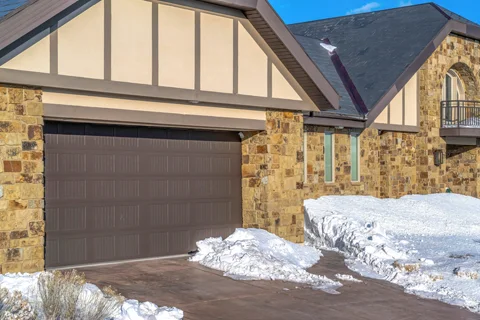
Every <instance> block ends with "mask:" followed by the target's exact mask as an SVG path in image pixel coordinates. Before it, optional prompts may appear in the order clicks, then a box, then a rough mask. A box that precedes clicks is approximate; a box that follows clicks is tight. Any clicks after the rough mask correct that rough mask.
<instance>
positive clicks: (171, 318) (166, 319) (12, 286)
mask: <svg viewBox="0 0 480 320" xmlns="http://www.w3.org/2000/svg"><path fill="white" fill-rule="evenodd" d="M39 275H40V273H24V274H21V273H16V274H13V273H8V274H6V275H0V288H6V289H8V290H9V291H10V292H14V291H19V292H20V293H22V296H23V297H24V298H26V299H27V300H28V301H29V302H30V303H31V304H32V305H35V304H37V303H38V297H37V289H36V288H37V282H38V277H39ZM97 292H100V289H99V288H98V287H97V286H95V285H93V284H91V283H87V284H85V285H84V287H83V291H82V293H81V295H89V294H95V293H97ZM143 319H148V320H181V319H183V311H182V310H179V309H177V308H168V307H161V308H159V307H158V306H157V305H155V304H153V303H151V302H144V303H139V302H138V301H137V300H126V301H125V302H124V303H123V305H122V307H121V310H120V311H119V314H118V315H116V316H115V318H114V319H113V320H143Z"/></svg>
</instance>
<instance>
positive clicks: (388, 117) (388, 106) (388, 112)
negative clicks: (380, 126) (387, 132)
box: [387, 103, 391, 124]
mask: <svg viewBox="0 0 480 320" xmlns="http://www.w3.org/2000/svg"><path fill="white" fill-rule="evenodd" d="M390 107H391V104H390V103H389V104H388V105H387V124H390V110H391V108H390Z"/></svg>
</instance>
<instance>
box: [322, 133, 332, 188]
mask: <svg viewBox="0 0 480 320" xmlns="http://www.w3.org/2000/svg"><path fill="white" fill-rule="evenodd" d="M333 147H334V146H333V133H332V132H325V142H324V156H325V182H333V179H334V172H333V152H334V151H333Z"/></svg>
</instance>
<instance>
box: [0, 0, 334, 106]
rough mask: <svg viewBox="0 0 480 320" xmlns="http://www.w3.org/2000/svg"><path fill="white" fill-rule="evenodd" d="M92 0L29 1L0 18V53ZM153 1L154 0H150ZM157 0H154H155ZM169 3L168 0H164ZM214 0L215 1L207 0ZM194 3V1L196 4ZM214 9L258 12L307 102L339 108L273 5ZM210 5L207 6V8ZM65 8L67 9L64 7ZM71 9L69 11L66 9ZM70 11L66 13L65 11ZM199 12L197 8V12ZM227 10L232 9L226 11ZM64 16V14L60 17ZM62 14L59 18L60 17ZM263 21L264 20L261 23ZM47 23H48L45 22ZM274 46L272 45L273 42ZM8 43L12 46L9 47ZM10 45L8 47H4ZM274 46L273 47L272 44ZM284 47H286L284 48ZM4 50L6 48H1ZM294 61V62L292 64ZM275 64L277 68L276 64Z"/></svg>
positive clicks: (237, 2)
mask: <svg viewBox="0 0 480 320" xmlns="http://www.w3.org/2000/svg"><path fill="white" fill-rule="evenodd" d="M89 1H92V0H64V1H58V0H38V1H36V2H34V3H32V4H31V5H30V6H28V7H26V8H25V9H23V10H21V11H20V12H18V13H17V14H15V15H12V16H10V17H8V18H7V19H4V20H0V30H2V34H1V35H0V52H1V51H3V54H0V55H4V54H6V53H8V52H10V51H12V50H13V49H14V48H15V47H17V46H18V45H20V44H21V43H23V42H25V41H26V39H23V40H21V42H20V43H19V42H17V41H19V40H20V39H21V38H22V37H27V36H28V37H29V38H30V37H31V36H33V35H34V34H31V33H32V32H36V33H39V32H41V31H42V30H43V29H45V28H48V27H50V24H51V23H53V22H54V21H58V19H61V18H62V17H64V16H65V14H68V13H70V12H71V11H72V9H73V10H76V9H78V7H81V6H83V5H84V4H85V3H87V2H89ZM152 1H153V0H152ZM155 1H156V0H155ZM165 2H166V3H168V2H169V1H168V0H167V1H165ZM204 2H205V1H187V0H174V1H173V0H172V1H170V3H172V4H177V5H178V4H179V3H183V4H188V5H192V4H193V5H194V6H195V5H198V6H202V5H206V3H204ZM210 2H212V3H213V2H215V1H210ZM195 3H197V4H195ZM111 4H112V0H105V9H106V10H105V18H106V19H105V23H106V25H105V44H106V46H105V79H106V80H111V24H110V21H111V18H110V17H111ZM214 4H215V5H217V7H216V8H218V9H220V7H218V5H220V6H223V7H227V9H228V8H230V9H231V8H233V9H235V10H236V9H242V10H246V9H254V10H253V11H252V12H250V17H249V20H250V22H251V23H252V24H253V23H256V22H259V21H260V20H258V19H257V17H256V15H257V13H258V14H259V19H261V21H260V22H261V23H260V24H259V25H257V27H258V28H259V30H260V31H262V32H263V29H262V27H261V25H266V26H267V27H268V29H269V31H268V32H273V34H274V35H275V39H274V42H275V43H278V44H280V45H281V48H280V47H275V48H274V50H277V51H278V52H277V53H278V55H280V56H281V58H282V59H281V60H282V62H284V63H285V64H288V65H289V66H288V68H290V69H289V72H290V73H291V74H292V75H293V77H295V79H296V81H298V83H299V84H300V85H301V86H304V88H305V89H304V91H305V92H307V91H308V96H309V98H310V101H313V102H314V103H315V104H316V105H317V109H318V108H320V109H331V108H332V106H333V107H334V108H338V107H339V101H340V97H339V95H338V93H337V92H336V91H335V89H334V88H333V87H332V86H331V85H330V84H329V83H328V81H327V80H326V79H325V77H324V76H323V74H322V73H321V72H320V71H319V70H318V68H317V67H316V65H315V64H314V63H313V61H311V59H310V58H309V57H308V55H307V54H306V53H305V52H304V51H303V49H302V47H301V46H300V44H299V43H298V42H297V41H296V40H295V38H294V37H293V35H292V34H291V33H290V31H289V30H288V28H287V27H286V25H285V24H284V23H283V21H282V20H281V19H280V17H279V16H278V15H277V14H276V13H275V11H274V10H273V8H272V7H271V6H270V5H269V4H268V3H267V1H266V0H255V1H253V2H252V1H251V0H231V1H220V2H219V3H214ZM251 4H254V5H255V8H252V7H250V5H251ZM205 8H207V7H205ZM210 8H211V7H208V9H209V10H210ZM67 9H68V10H67ZM69 10H70V11H69ZM67 11H69V12H67ZM197 12H200V11H197ZM229 12H231V13H232V12H234V11H231V10H229ZM62 15H63V16H62ZM61 16H62V17H61ZM236 16H237V18H239V19H242V20H243V19H244V17H245V16H247V14H246V12H245V13H244V14H242V15H236ZM262 21H263V22H262ZM46 24H47V25H46ZM262 38H264V40H268V41H269V42H271V41H270V40H271V39H270V38H269V37H268V36H267V35H264V36H262ZM272 45H273V44H272ZM9 46H11V47H9ZM7 47H9V48H7ZM272 48H273V47H272ZM284 49H287V50H284ZM4 50H5V51H4ZM292 63H293V64H292ZM277 67H279V66H278V65H277Z"/></svg>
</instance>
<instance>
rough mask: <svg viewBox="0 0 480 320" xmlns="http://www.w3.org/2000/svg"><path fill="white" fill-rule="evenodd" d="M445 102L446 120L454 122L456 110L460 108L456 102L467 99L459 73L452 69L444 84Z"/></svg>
mask: <svg viewBox="0 0 480 320" xmlns="http://www.w3.org/2000/svg"><path fill="white" fill-rule="evenodd" d="M442 95H443V97H442V98H443V100H444V101H445V110H444V112H445V120H447V121H452V120H454V116H455V110H454V108H458V105H457V103H456V102H455V101H456V100H464V99H465V89H464V86H463V83H462V80H461V79H460V76H459V75H458V73H457V72H456V71H454V70H452V69H450V70H448V72H447V75H446V76H445V82H444V84H443V94H442Z"/></svg>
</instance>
